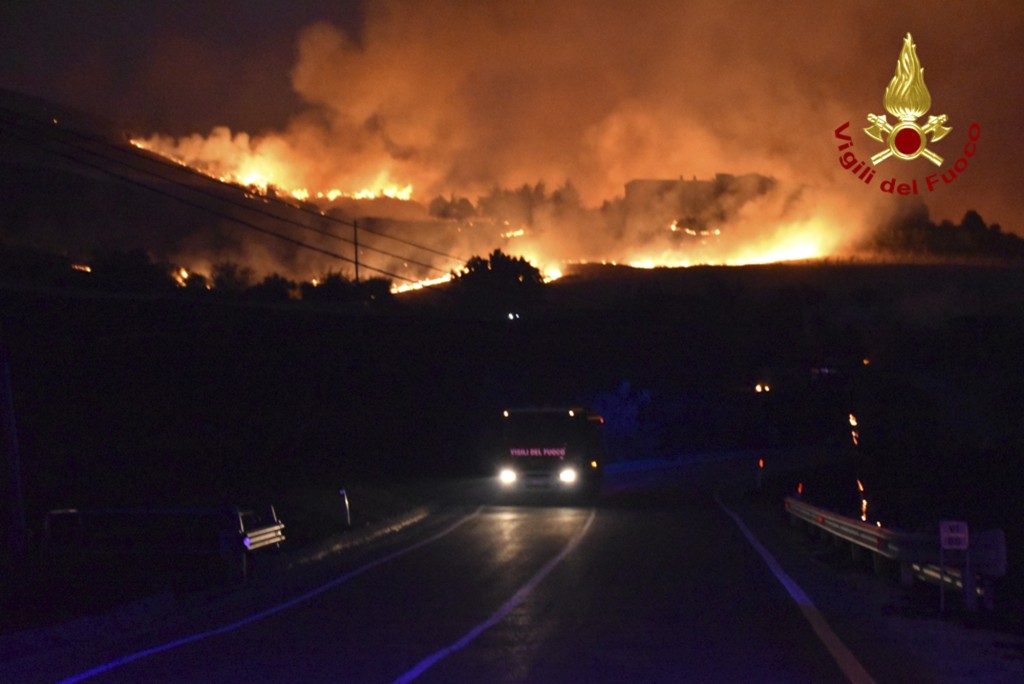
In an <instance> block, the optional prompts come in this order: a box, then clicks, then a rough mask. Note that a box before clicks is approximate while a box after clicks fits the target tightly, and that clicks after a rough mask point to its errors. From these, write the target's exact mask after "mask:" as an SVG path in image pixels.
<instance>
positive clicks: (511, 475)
mask: <svg viewBox="0 0 1024 684" xmlns="http://www.w3.org/2000/svg"><path fill="white" fill-rule="evenodd" d="M498 479H499V480H501V483H502V484H505V485H510V484H512V483H513V482H515V481H516V471H514V470H512V469H511V468H504V469H503V470H502V471H501V472H500V473H498Z"/></svg>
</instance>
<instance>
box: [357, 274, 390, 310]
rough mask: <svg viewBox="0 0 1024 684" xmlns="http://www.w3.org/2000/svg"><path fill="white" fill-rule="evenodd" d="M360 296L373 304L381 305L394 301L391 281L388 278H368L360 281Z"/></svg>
mask: <svg viewBox="0 0 1024 684" xmlns="http://www.w3.org/2000/svg"><path fill="white" fill-rule="evenodd" d="M358 291H359V298H360V299H361V300H363V301H365V302H369V303H371V304H375V305H380V304H386V303H388V302H391V301H393V299H394V295H393V294H391V281H390V280H388V279H387V278H383V277H376V278H367V279H366V280H363V281H360V282H359V283H358Z"/></svg>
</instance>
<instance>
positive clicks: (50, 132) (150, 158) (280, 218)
mask: <svg viewBox="0 0 1024 684" xmlns="http://www.w3.org/2000/svg"><path fill="white" fill-rule="evenodd" d="M0 111H5V112H8V113H13V114H14V115H15V116H18V117H19V118H22V119H28V120H29V121H30V122H31V123H33V124H34V125H35V126H36V127H37V128H42V129H43V130H44V131H45V132H46V135H47V137H49V138H50V139H51V140H53V141H56V142H57V143H59V144H62V145H66V146H68V147H72V148H74V149H77V150H79V151H81V152H84V153H86V154H90V155H93V156H95V157H99V158H101V159H105V160H107V161H110V162H113V163H115V164H120V165H122V166H125V167H127V168H129V169H131V170H133V171H138V172H140V173H144V174H147V175H150V176H153V177H155V178H157V179H159V180H161V181H165V182H167V183H171V184H173V185H177V186H179V187H183V188H186V189H188V190H190V191H193V192H197V193H199V194H202V195H206V196H207V197H211V198H213V199H216V200H218V201H221V202H226V203H228V204H231V205H233V206H237V207H239V208H242V209H245V210H248V211H252V212H255V213H258V214H262V215H264V216H267V217H269V218H272V219H274V220H277V221H281V222H283V223H287V224H290V225H293V226H296V227H298V228H301V229H303V230H309V231H311V232H313V233H316V234H318V235H323V236H326V237H330V238H333V239H336V240H339V241H341V242H346V243H348V244H351V245H354V246H355V245H356V243H355V241H354V240H350V239H348V238H344V237H342V236H340V235H337V234H335V233H332V232H330V231H326V230H322V229H318V228H316V227H313V226H309V225H306V224H304V223H301V222H299V221H296V220H294V219H291V218H288V217H285V216H280V215H277V214H273V213H270V212H268V211H265V210H264V209H263V208H261V207H254V206H252V205H251V204H249V203H245V202H239V201H237V200H235V199H233V198H230V197H226V196H224V195H222V194H214V193H212V192H210V191H207V190H204V189H202V188H199V187H195V186H191V185H186V184H184V183H182V182H181V181H177V180H174V179H172V178H169V177H167V176H165V175H161V174H158V173H156V172H154V171H152V170H150V169H145V168H141V167H139V166H137V165H134V164H129V163H127V162H125V161H122V160H119V159H115V158H112V157H110V156H109V155H106V154H103V153H101V152H98V151H95V150H91V149H87V148H84V147H82V146H80V145H76V144H74V143H72V142H69V141H67V140H62V139H60V138H59V137H57V136H55V135H53V129H52V126H50V125H48V124H45V123H42V122H39V121H36V120H33V119H31V118H30V117H24V116H22V115H20V114H17V113H16V112H11V110H9V109H6V108H3V107H0ZM5 123H6V124H7V125H9V126H11V125H13V126H16V127H18V128H21V129H23V130H29V131H30V132H35V131H33V130H32V129H30V128H29V127H27V126H25V125H24V124H19V123H16V122H10V121H6V122H5ZM60 130H61V131H62V132H66V133H70V134H73V135H75V136H77V137H79V138H84V139H85V140H87V141H89V142H93V143H96V144H100V145H103V146H104V147H109V148H112V149H114V150H115V151H118V152H121V153H122V154H129V155H131V156H135V157H137V158H140V159H143V160H144V161H146V162H150V163H154V164H158V165H161V166H165V167H167V168H170V169H173V170H175V171H177V172H183V173H185V174H186V175H190V176H193V177H196V178H198V179H200V180H202V181H203V182H204V183H215V184H217V185H219V186H222V187H229V188H234V187H235V186H233V185H231V184H228V183H224V182H222V181H219V180H218V179H215V178H213V177H211V176H208V175H206V174H203V173H200V172H198V171H196V170H195V169H192V168H191V167H188V166H183V165H181V164H177V163H174V162H171V161H168V160H167V159H166V158H162V157H159V156H157V155H155V154H152V153H148V154H144V153H143V152H142V151H140V150H138V149H136V148H134V147H132V148H125V147H121V146H117V145H114V144H112V143H110V142H108V141H106V140H103V139H100V138H96V137H94V136H89V135H86V134H83V133H80V132H78V131H74V130H72V129H67V128H62V129H60ZM22 140H24V139H23V138H22ZM25 142H30V144H31V143H32V141H28V140H25ZM51 152H52V150H51ZM150 155H152V156H150ZM71 159H72V160H73V161H76V160H77V159H76V158H71ZM264 200H265V201H267V202H270V201H272V202H274V203H275V204H279V205H282V206H286V207H288V208H289V209H290V210H293V211H301V212H303V213H306V214H309V215H311V216H314V217H316V218H317V219H319V220H328V221H331V222H334V223H339V224H342V225H346V226H352V227H353V228H355V222H354V221H353V222H348V221H343V220H341V219H337V218H335V217H331V216H327V215H326V214H323V213H320V212H315V211H312V210H310V209H307V208H304V207H300V206H296V205H293V204H291V203H289V202H286V201H284V200H281V199H279V198H275V197H265V198H264ZM359 228H360V229H361V230H363V231H364V232H367V233H370V234H373V235H378V236H381V237H385V238H389V239H391V240H394V241H396V242H399V243H401V244H406V245H408V246H410V247H414V248H417V249H423V250H426V251H430V252H432V253H435V254H439V255H442V256H445V257H446V258H449V259H452V260H455V261H458V257H455V256H453V255H449V254H445V253H444V252H441V251H439V250H434V249H431V248H429V247H423V246H420V245H417V244H415V243H412V242H409V241H405V240H402V239H400V238H396V237H393V236H389V235H387V234H384V233H380V232H378V231H374V230H371V229H369V228H366V227H365V226H360V227H359ZM362 248H363V249H364V250H365V251H371V252H376V253H379V254H383V255H385V256H388V257H391V258H393V259H398V260H401V261H403V262H406V263H411V264H415V265H416V266H420V267H423V268H427V269H430V270H433V271H437V272H440V273H445V272H446V271H445V269H442V268H438V267H437V266H434V265H433V264H428V263H425V262H422V261H418V260H416V259H412V258H410V257H407V256H405V255H402V254H395V253H393V252H389V251H387V250H383V249H380V248H378V247H373V246H372V245H367V244H365V243H364V244H363V245H362Z"/></svg>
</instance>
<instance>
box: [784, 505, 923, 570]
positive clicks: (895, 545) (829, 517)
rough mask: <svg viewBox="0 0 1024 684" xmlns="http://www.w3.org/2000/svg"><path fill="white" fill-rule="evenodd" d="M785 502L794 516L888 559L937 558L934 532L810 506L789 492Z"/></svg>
mask: <svg viewBox="0 0 1024 684" xmlns="http://www.w3.org/2000/svg"><path fill="white" fill-rule="evenodd" d="M784 506H785V509H786V511H787V512H789V514H790V515H791V516H793V517H794V518H797V519H800V520H803V521H804V522H807V523H810V524H811V525H814V526H816V527H819V528H821V529H823V530H825V531H826V532H828V533H830V534H832V535H833V536H835V537H839V538H840V539H845V540H846V541H848V542H850V543H852V544H857V545H858V546H861V547H863V548H865V549H867V550H868V551H871V552H872V553H876V554H878V555H879V556H882V557H884V558H888V559H889V560H894V561H899V562H905V563H938V562H939V538H938V536H937V535H930V534H921V533H910V532H899V531H897V530H891V529H888V528H885V527H879V526H878V525H872V524H870V523H866V522H863V521H861V520H855V519H853V518H847V517H845V516H842V515H839V514H837V513H833V512H831V511H828V510H825V509H824V508H818V507H817V506H812V505H811V504H808V503H806V502H804V501H802V500H800V499H797V498H795V497H792V496H787V497H786V499H785V502H784Z"/></svg>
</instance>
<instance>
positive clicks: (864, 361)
mask: <svg viewBox="0 0 1024 684" xmlns="http://www.w3.org/2000/svg"><path fill="white" fill-rule="evenodd" d="M861 363H863V364H864V365H865V366H870V365H871V359H864V360H863V361H861Z"/></svg>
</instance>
